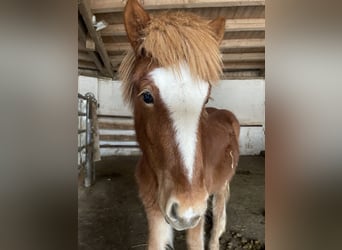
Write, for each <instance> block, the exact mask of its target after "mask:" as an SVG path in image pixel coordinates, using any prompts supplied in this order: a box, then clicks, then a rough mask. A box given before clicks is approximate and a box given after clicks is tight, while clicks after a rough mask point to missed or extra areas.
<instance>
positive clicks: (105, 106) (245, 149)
mask: <svg viewBox="0 0 342 250" xmlns="http://www.w3.org/2000/svg"><path fill="white" fill-rule="evenodd" d="M79 92H80V93H81V94H85V93H86V92H92V93H94V95H95V97H96V98H97V100H99V103H100V107H99V109H98V112H99V114H101V115H116V116H131V115H132V113H131V111H130V110H129V109H128V107H127V106H126V105H125V104H124V103H123V100H122V98H121V91H120V82H119V81H111V80H107V79H97V78H92V77H85V76H80V77H79ZM211 97H212V100H210V101H209V103H208V106H212V107H217V108H225V109H229V110H231V111H232V112H234V113H235V114H236V116H237V118H238V119H239V121H240V124H241V125H242V126H241V136H240V151H241V154H243V155H253V154H259V153H260V151H262V150H265V135H264V127H265V126H264V125H265V115H264V114H265V80H263V79H254V80H221V81H220V82H219V84H218V86H216V87H213V88H212V95H211ZM107 119H108V118H107ZM107 133H110V132H108V131H107ZM115 133H117V131H116V132H115ZM106 144H108V142H106ZM101 152H102V154H103V155H111V154H113V153H115V152H116V153H120V154H125V153H127V154H130V153H132V152H133V151H132V150H126V151H125V150H122V149H112V148H110V149H109V148H107V149H106V148H102V149H101ZM134 153H136V151H134Z"/></svg>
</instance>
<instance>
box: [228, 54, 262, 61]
mask: <svg viewBox="0 0 342 250" xmlns="http://www.w3.org/2000/svg"><path fill="white" fill-rule="evenodd" d="M262 60H265V53H224V54H222V61H223V62H233V61H262Z"/></svg>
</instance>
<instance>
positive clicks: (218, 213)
mask: <svg viewBox="0 0 342 250" xmlns="http://www.w3.org/2000/svg"><path fill="white" fill-rule="evenodd" d="M229 196H230V191H229V183H227V185H226V187H225V188H224V189H223V190H222V191H221V192H219V193H217V194H215V195H214V198H213V227H212V230H211V236H210V242H209V249H210V250H219V249H220V243H219V238H220V237H221V235H222V234H223V233H224V232H225V230H226V202H227V201H228V200H229Z"/></svg>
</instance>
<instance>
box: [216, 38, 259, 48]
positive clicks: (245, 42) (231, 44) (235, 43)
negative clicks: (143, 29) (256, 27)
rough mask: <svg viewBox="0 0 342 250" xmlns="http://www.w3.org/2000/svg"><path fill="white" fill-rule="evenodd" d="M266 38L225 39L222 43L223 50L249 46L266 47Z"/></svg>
mask: <svg viewBox="0 0 342 250" xmlns="http://www.w3.org/2000/svg"><path fill="white" fill-rule="evenodd" d="M264 47H265V39H264V38H262V39H260V38H258V39H227V40H223V41H222V42H221V45H220V49H221V50H225V49H245V48H246V49H248V48H264Z"/></svg>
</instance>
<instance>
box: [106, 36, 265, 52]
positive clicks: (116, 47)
mask: <svg viewBox="0 0 342 250" xmlns="http://www.w3.org/2000/svg"><path fill="white" fill-rule="evenodd" d="M130 46H131V45H130V44H129V43H106V44H105V48H106V50H107V51H108V52H119V53H120V52H125V51H127V50H128V49H129V48H130ZM263 47H265V39H228V40H223V41H222V42H221V45H220V49H221V50H225V49H241V48H242V49H245V48H263Z"/></svg>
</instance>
